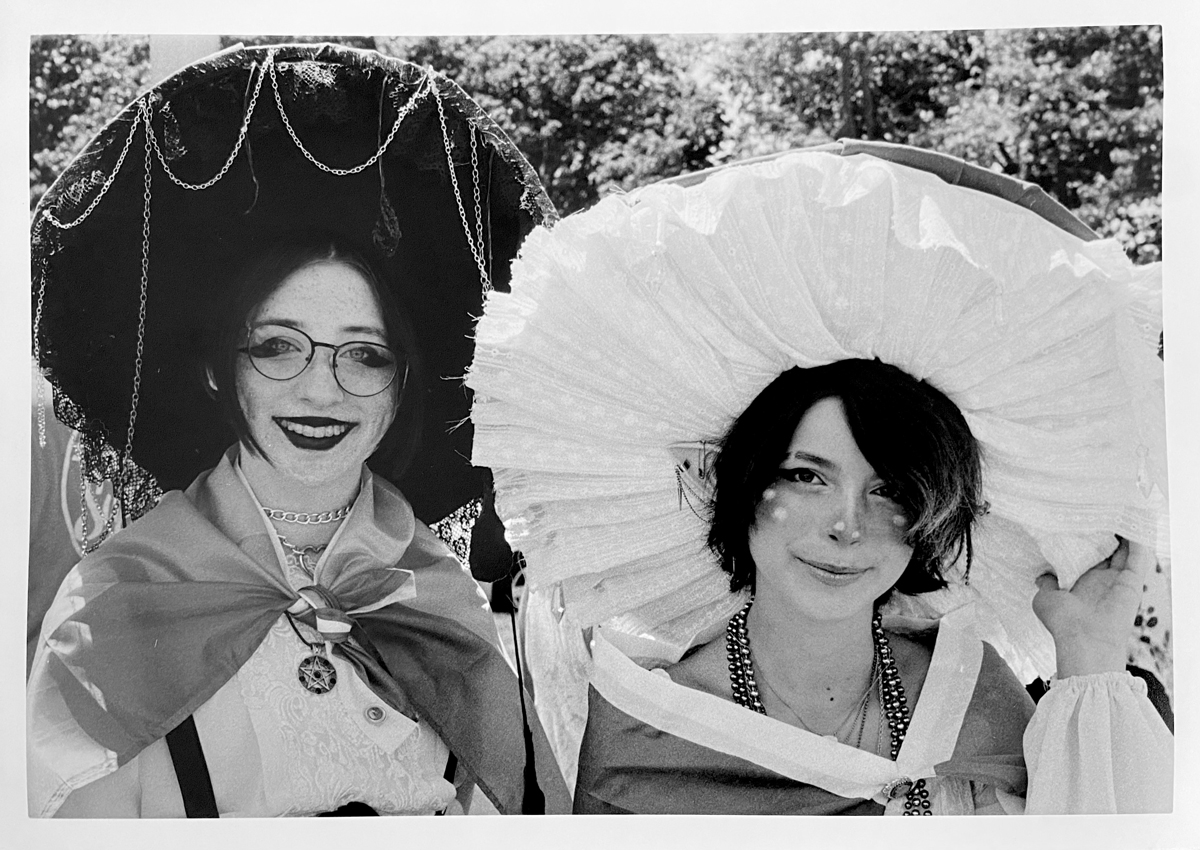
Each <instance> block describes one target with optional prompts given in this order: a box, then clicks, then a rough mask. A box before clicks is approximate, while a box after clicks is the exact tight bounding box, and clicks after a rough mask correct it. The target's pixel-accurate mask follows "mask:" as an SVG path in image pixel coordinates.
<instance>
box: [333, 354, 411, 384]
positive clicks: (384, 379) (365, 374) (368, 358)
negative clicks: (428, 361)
mask: <svg viewBox="0 0 1200 850" xmlns="http://www.w3.org/2000/svg"><path fill="white" fill-rule="evenodd" d="M336 364H337V365H336V369H335V372H336V375H337V381H338V383H339V384H340V385H341V387H342V389H344V390H345V391H346V392H348V393H350V394H351V395H362V396H367V395H375V394H377V393H381V392H383V391H384V390H385V389H387V388H388V386H389V385H390V384H391V383H392V381H393V380H394V379H395V377H396V372H397V371H398V370H399V368H400V363H399V358H398V357H397V356H396V354H395V352H393V351H392V350H391V349H389V348H386V347H384V346H382V345H377V344H375V343H373V342H348V343H346V344H345V345H342V346H339V347H338V350H337V361H336Z"/></svg>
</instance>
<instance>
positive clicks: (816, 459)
mask: <svg viewBox="0 0 1200 850" xmlns="http://www.w3.org/2000/svg"><path fill="white" fill-rule="evenodd" d="M786 460H805V461H808V462H809V463H811V464H813V465H814V466H819V467H822V468H823V469H837V464H836V463H834V462H833V461H831V460H827V459H826V458H823V457H821V456H820V455H814V454H809V453H808V452H805V451H795V452H788V456H787V458H786Z"/></svg>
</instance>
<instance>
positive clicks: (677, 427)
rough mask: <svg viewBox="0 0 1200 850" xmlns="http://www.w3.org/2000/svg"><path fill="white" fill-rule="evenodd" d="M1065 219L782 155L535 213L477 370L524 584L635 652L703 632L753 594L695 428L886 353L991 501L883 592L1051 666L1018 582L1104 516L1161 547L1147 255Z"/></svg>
mask: <svg viewBox="0 0 1200 850" xmlns="http://www.w3.org/2000/svg"><path fill="white" fill-rule="evenodd" d="M1058 212H1059V213H1062V214H1063V215H1064V216H1066V214H1065V211H1062V210H1061V208H1058ZM1067 217H1068V218H1069V216H1067ZM1074 224H1075V225H1076V226H1075V227H1073V228H1072V229H1073V230H1074V231H1075V232H1074V234H1073V233H1070V232H1067V230H1065V229H1063V228H1062V227H1060V226H1057V225H1056V224H1053V223H1051V221H1049V220H1047V218H1044V217H1042V216H1041V215H1039V214H1037V213H1035V212H1032V211H1030V210H1029V209H1026V208H1023V207H1022V206H1020V205H1018V204H1015V203H1012V202H1010V201H1008V200H1005V199H1002V198H1000V197H996V196H994V195H992V194H987V193H985V192H980V191H975V190H974V189H970V188H964V187H962V186H954V185H951V184H949V183H947V182H945V181H944V180H943V179H941V178H939V177H938V176H935V175H934V174H932V173H929V172H928V171H924V170H920V169H917V168H911V167H907V166H904V165H899V164H895V163H892V162H888V161H884V160H882V159H879V158H877V157H875V156H866V155H856V156H838V155H836V154H834V153H829V152H824V151H796V152H791V153H788V154H785V155H781V156H778V157H774V158H771V159H768V160H766V161H758V162H753V163H748V164H743V165H740V166H734V167H726V168H723V169H718V170H716V171H715V172H712V173H710V174H708V175H707V176H706V177H705V179H702V180H695V179H690V180H684V181H674V182H673V181H668V182H666V183H660V184H656V185H653V186H649V187H647V188H645V189H642V190H639V191H636V192H633V193H631V194H628V195H619V196H612V197H609V198H606V199H605V200H603V201H601V202H600V203H598V204H597V205H596V206H595V207H593V208H591V209H589V210H587V211H586V212H583V213H580V214H577V215H574V216H571V217H568V218H567V219H564V220H563V221H561V222H560V223H558V224H557V225H556V226H555V227H554V228H553V230H546V229H544V228H542V229H538V230H536V231H535V232H534V233H533V234H532V235H531V236H530V237H529V239H528V240H527V241H526V242H525V244H524V247H523V248H522V251H521V256H520V258H519V259H518V260H517V262H516V263H515V265H514V270H513V282H512V292H511V294H502V293H493V294H492V295H491V296H490V297H489V299H488V302H487V305H486V310H485V314H484V317H483V319H482V320H481V321H480V323H479V325H478V331H477V344H476V353H475V361H474V364H473V366H472V368H471V371H470V374H469V376H468V380H467V383H468V384H469V385H470V386H471V387H472V388H473V389H474V390H475V403H474V409H473V413H472V418H473V420H474V423H475V428H476V431H475V444H474V458H473V460H474V462H475V463H476V464H478V465H481V466H489V467H491V468H492V469H493V471H494V473H495V480H496V486H497V494H498V495H497V508H498V511H499V513H500V515H501V517H502V518H503V519H504V520H505V523H506V527H507V529H508V534H509V540H510V543H511V544H512V546H513V548H514V549H520V550H521V551H522V552H523V553H524V554H525V558H526V560H527V562H528V568H527V580H528V581H529V583H530V584H531V585H532V586H533V587H534V588H539V587H540V588H542V589H543V590H545V589H547V588H553V589H554V592H555V593H556V594H558V593H559V592H561V602H562V605H563V606H565V608H566V610H568V611H570V612H571V615H572V618H573V620H574V622H576V623H577V624H578V625H581V626H589V625H604V626H605V628H606V633H607V634H608V635H609V637H610V640H611V641H612V642H613V643H614V644H615V645H617V646H619V647H620V648H622V649H623V650H624V651H626V652H627V653H629V654H631V655H634V656H646V657H658V658H661V659H664V660H668V661H669V660H673V659H676V658H678V657H679V655H680V654H681V653H682V652H684V651H685V650H686V649H687V647H688V646H690V645H693V644H695V643H697V642H700V641H702V640H707V639H709V638H711V637H712V636H714V635H715V634H716V632H717V630H719V629H721V628H723V627H724V624H725V621H726V620H727V619H728V617H729V616H730V615H731V614H732V613H733V612H734V611H735V610H736V609H737V608H738V606H739V605H740V604H741V602H742V599H741V598H740V597H738V596H735V595H733V594H731V593H730V592H729V583H728V576H727V575H726V574H725V573H723V572H722V571H721V570H720V568H719V567H718V564H717V560H716V558H715V556H713V555H712V553H710V552H709V551H708V550H707V549H706V547H705V542H704V541H705V536H706V532H707V527H706V523H705V520H704V516H705V511H704V510H703V509H702V508H703V505H702V504H700V502H699V501H698V497H699V498H702V497H703V490H702V487H700V486H697V485H698V483H699V482H698V481H697V475H696V473H697V470H703V469H704V468H705V467H706V455H707V450H708V447H709V446H711V444H712V443H713V442H715V441H717V440H718V439H719V438H720V437H721V436H722V435H723V434H724V433H725V431H726V430H727V429H728V427H729V426H730V424H731V423H732V421H733V419H734V418H735V417H736V416H737V415H738V414H739V413H740V412H741V411H742V410H743V409H744V408H745V407H746V406H747V405H748V404H749V403H750V401H751V400H752V399H753V398H754V397H755V396H756V395H757V394H758V393H759V392H760V391H761V390H762V389H763V388H764V387H765V386H766V385H767V384H768V383H770V382H771V381H772V380H773V379H774V378H775V377H776V376H777V375H779V374H780V373H781V372H783V371H784V370H786V369H788V368H790V367H793V366H801V367H809V366H816V365H819V364H824V363H829V362H832V361H835V360H840V359H845V358H879V359H881V360H883V361H885V362H888V363H891V364H894V365H896V366H899V367H900V368H902V369H904V370H905V371H907V372H909V373H910V374H912V375H913V376H915V377H917V378H921V379H925V380H927V381H929V382H930V383H931V384H933V385H934V386H935V387H937V388H938V389H940V390H941V391H943V392H944V393H945V394H946V395H947V396H949V397H950V398H951V399H952V400H953V401H954V402H955V403H956V404H957V405H958V406H959V408H960V409H961V410H962V412H963V414H964V416H965V417H966V420H967V422H968V424H969V425H970V427H971V431H972V433H973V434H974V435H975V437H976V438H977V439H978V440H979V442H980V443H981V444H982V447H983V455H984V497H985V499H986V500H987V501H988V502H989V503H990V511H989V512H988V514H987V515H986V516H985V517H983V518H982V519H981V520H980V521H979V523H978V526H977V529H976V532H975V538H974V539H975V560H974V562H973V565H972V567H971V572H970V582H969V584H968V585H966V586H963V585H961V583H960V584H958V585H956V586H953V587H951V588H950V589H948V590H946V591H940V592H938V593H936V594H930V595H926V596H923V597H920V599H919V600H906V599H903V598H901V599H898V600H897V601H896V602H895V603H894V604H896V605H898V606H899V607H901V608H902V609H904V608H907V610H909V611H910V612H911V611H914V610H915V611H919V612H924V613H927V614H931V613H932V614H936V613H944V612H945V611H948V610H950V609H952V608H955V607H957V606H959V605H962V604H965V603H967V602H970V601H976V602H978V603H979V605H978V608H979V612H978V613H979V616H978V617H977V621H978V623H979V629H980V631H981V632H982V635H981V636H983V637H985V638H986V639H988V640H991V641H992V642H993V643H995V644H996V645H997V647H998V648H999V649H1000V650H1001V652H1002V653H1004V654H1005V655H1006V657H1007V660H1008V661H1009V662H1010V664H1012V665H1013V666H1014V667H1015V668H1016V670H1017V672H1018V673H1019V674H1024V675H1026V676H1032V674H1033V673H1034V672H1035V671H1036V672H1037V673H1038V674H1041V675H1048V674H1049V673H1051V672H1052V671H1053V666H1054V665H1053V661H1054V659H1053V648H1052V644H1051V642H1050V637H1049V634H1048V633H1047V632H1046V631H1045V629H1044V628H1043V627H1042V626H1041V624H1040V623H1039V622H1038V621H1037V619H1036V618H1035V617H1034V615H1033V613H1032V610H1031V607H1030V603H1031V600H1032V597H1033V595H1034V593H1035V591H1036V588H1035V584H1034V578H1035V577H1036V576H1037V575H1039V574H1041V573H1042V572H1045V570H1046V568H1047V565H1050V566H1051V567H1052V568H1053V570H1054V571H1055V572H1056V573H1057V574H1058V576H1059V580H1060V582H1062V583H1063V584H1064V585H1069V584H1071V583H1072V582H1074V580H1075V579H1076V578H1077V577H1078V576H1079V575H1080V574H1082V572H1084V571H1085V570H1086V569H1087V568H1088V567H1090V566H1091V565H1093V564H1094V563H1096V562H1098V561H1099V560H1101V559H1102V558H1103V557H1105V556H1106V555H1108V554H1109V553H1110V552H1111V551H1112V549H1113V547H1114V546H1115V540H1114V537H1113V535H1114V534H1121V535H1123V536H1125V537H1127V538H1130V539H1132V540H1136V541H1139V542H1142V543H1146V544H1150V545H1152V546H1155V547H1156V548H1157V550H1158V551H1159V553H1160V554H1161V555H1163V556H1165V554H1166V552H1167V535H1166V500H1165V494H1166V492H1167V486H1166V480H1167V467H1166V449H1165V427H1164V404H1163V380H1162V363H1161V360H1160V359H1159V358H1158V356H1157V348H1158V343H1159V338H1160V337H1159V335H1160V331H1161V327H1162V322H1161V297H1160V296H1161V277H1160V269H1159V267H1158V266H1157V265H1151V266H1140V267H1139V266H1134V265H1133V264H1132V263H1131V262H1130V261H1129V260H1128V259H1127V258H1126V256H1125V255H1124V253H1123V252H1122V251H1121V249H1120V247H1119V246H1118V245H1117V244H1115V243H1114V242H1112V241H1099V240H1091V241H1089V240H1088V239H1087V238H1083V236H1082V235H1081V234H1086V229H1085V228H1082V226H1078V222H1074ZM689 458H690V459H691V460H690V461H689Z"/></svg>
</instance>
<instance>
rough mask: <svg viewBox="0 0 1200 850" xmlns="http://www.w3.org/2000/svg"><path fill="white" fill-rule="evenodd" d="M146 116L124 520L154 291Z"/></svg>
mask: <svg viewBox="0 0 1200 850" xmlns="http://www.w3.org/2000/svg"><path fill="white" fill-rule="evenodd" d="M142 113H143V117H144V119H145V122H146V143H145V171H144V177H143V189H142V201H143V205H142V279H141V291H140V293H139V299H138V326H137V350H136V354H135V355H134V360H133V393H132V395H131V397H130V401H129V429H128V430H127V431H126V432H125V451H124V452H123V453H122V455H121V469H120V470H119V472H118V480H119V482H120V488H121V494H120V496H119V497H118V502H119V504H120V506H121V514H122V516H124V515H125V514H126V510H125V479H126V475H127V474H128V472H129V466H130V464H131V463H132V462H133V461H132V458H133V434H134V426H135V425H136V424H137V411H138V402H139V401H140V398H141V386H142V353H143V351H144V348H145V343H146V295H147V293H148V291H149V287H150V186H151V182H152V180H151V178H152V176H153V174H154V171H153V169H152V168H151V166H152V165H153V158H152V156H151V153H152V150H153V147H152V145H151V143H150V104H149V103H148V102H147V101H143V102H142ZM114 495H115V494H114Z"/></svg>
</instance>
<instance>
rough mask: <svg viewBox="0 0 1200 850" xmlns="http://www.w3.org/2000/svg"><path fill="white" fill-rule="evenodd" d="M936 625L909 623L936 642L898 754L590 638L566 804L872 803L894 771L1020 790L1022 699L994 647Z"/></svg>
mask: <svg viewBox="0 0 1200 850" xmlns="http://www.w3.org/2000/svg"><path fill="white" fill-rule="evenodd" d="M937 631H938V630H937V628H936V627H934V628H931V629H926V630H923V631H917V632H910V635H911V636H912V637H913V638H915V639H918V640H922V641H923V642H926V643H927V644H928V645H930V646H934V644H935V641H936V643H937V646H936V647H935V648H934V656H933V661H932V662H931V665H930V670H929V673H928V675H927V677H926V682H925V685H924V687H923V688H922V692H921V696H920V698H919V700H918V704H917V709H916V711H915V712H914V716H913V725H912V726H911V727H910V730H909V736H908V738H907V739H906V741H905V746H904V747H902V748H901V752H900V757H899V760H898V761H897V762H891V761H889V760H887V759H883V758H880V757H879V756H876V755H874V754H871V753H866V752H864V751H861V750H855V749H853V748H850V747H846V746H843V745H841V744H837V743H834V742H832V741H826V740H824V739H821V738H819V737H818V736H815V735H812V734H810V733H807V732H803V731H802V730H799V729H796V728H794V727H791V726H788V725H786V724H784V723H781V722H779V721H776V720H772V719H771V718H768V717H764V716H762V715H758V714H755V713H753V712H751V711H749V710H747V709H744V708H741V707H740V706H737V705H736V704H734V703H732V702H729V701H727V700H724V699H721V698H720V697H716V696H713V695H711V694H705V693H701V692H699V691H694V690H692V689H690V688H685V687H683V686H682V685H676V684H674V683H673V682H671V681H670V680H669V679H668V678H667V677H666V676H665V675H664V674H663V671H653V672H652V671H648V670H643V669H642V668H640V667H638V665H636V664H635V663H634V662H633V661H631V660H629V659H628V658H625V657H624V656H623V655H622V654H621V653H620V652H619V651H618V650H616V649H615V648H613V647H612V646H611V645H610V644H608V643H607V642H605V641H604V639H603V638H602V637H598V638H597V639H596V640H595V641H594V645H593V651H594V655H595V660H596V673H595V675H594V677H593V685H592V686H591V687H590V688H589V691H588V721H587V729H586V731H585V732H584V737H583V745H582V748H581V751H580V754H579V776H578V780H577V782H576V786H575V804H574V805H575V812H576V813H578V814H628V813H638V814H721V815H766V814H786V815H834V814H837V815H881V814H883V813H884V804H885V803H886V802H887V798H886V797H884V796H883V795H882V793H881V792H882V789H883V787H884V786H885V785H886V784H887V782H889V781H891V780H892V779H896V778H899V777H901V776H906V777H909V778H911V779H917V778H921V777H954V778H958V779H966V780H970V781H974V782H978V783H981V784H985V785H991V786H994V787H996V788H997V789H999V790H1001V791H1004V792H1007V793H1009V794H1014V795H1023V794H1024V792H1025V788H1026V778H1027V776H1026V770H1025V761H1024V756H1023V754H1022V736H1023V734H1024V731H1025V727H1026V726H1027V725H1028V723H1029V719H1030V717H1032V715H1033V701H1032V699H1030V697H1029V695H1028V694H1027V693H1026V692H1025V689H1024V688H1023V687H1022V686H1021V684H1020V683H1019V682H1018V681H1017V680H1016V677H1015V676H1013V674H1012V672H1011V671H1010V670H1009V668H1008V666H1007V665H1006V664H1005V663H1004V661H1003V660H1002V659H1001V658H1000V657H999V655H997V653H996V652H995V650H993V649H992V648H991V647H990V646H988V645H986V644H983V643H981V642H979V641H978V640H977V639H975V638H974V636H973V635H972V634H962V633H959V632H957V631H956V630H954V628H953V627H952V628H951V629H947V630H946V631H947V632H948V634H946V635H945V636H944V639H943V640H937ZM971 676H973V677H974V687H973V689H972V688H971V687H970V686H969V685H970V677H971ZM964 681H966V682H967V684H968V687H966V688H963V687H962V684H963V682H964ZM614 703H617V704H614ZM618 706H619V707H618ZM956 721H957V722H958V723H959V724H960V725H959V726H958V727H957V728H958V730H959V731H958V734H957V736H956V737H954V738H950V739H948V740H947V735H948V734H953V733H952V731H951V730H953V729H954V728H955V726H954V724H955V722H956ZM664 727H665V728H664ZM910 741H911V743H912V745H911V746H910V745H909V744H910ZM796 744H799V745H800V746H799V747H797V746H796ZM806 759H808V760H807V761H806ZM800 777H804V778H805V779H807V780H809V781H803V780H802V779H801V778H800ZM818 783H819V784H818ZM831 789H832V790H831Z"/></svg>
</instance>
